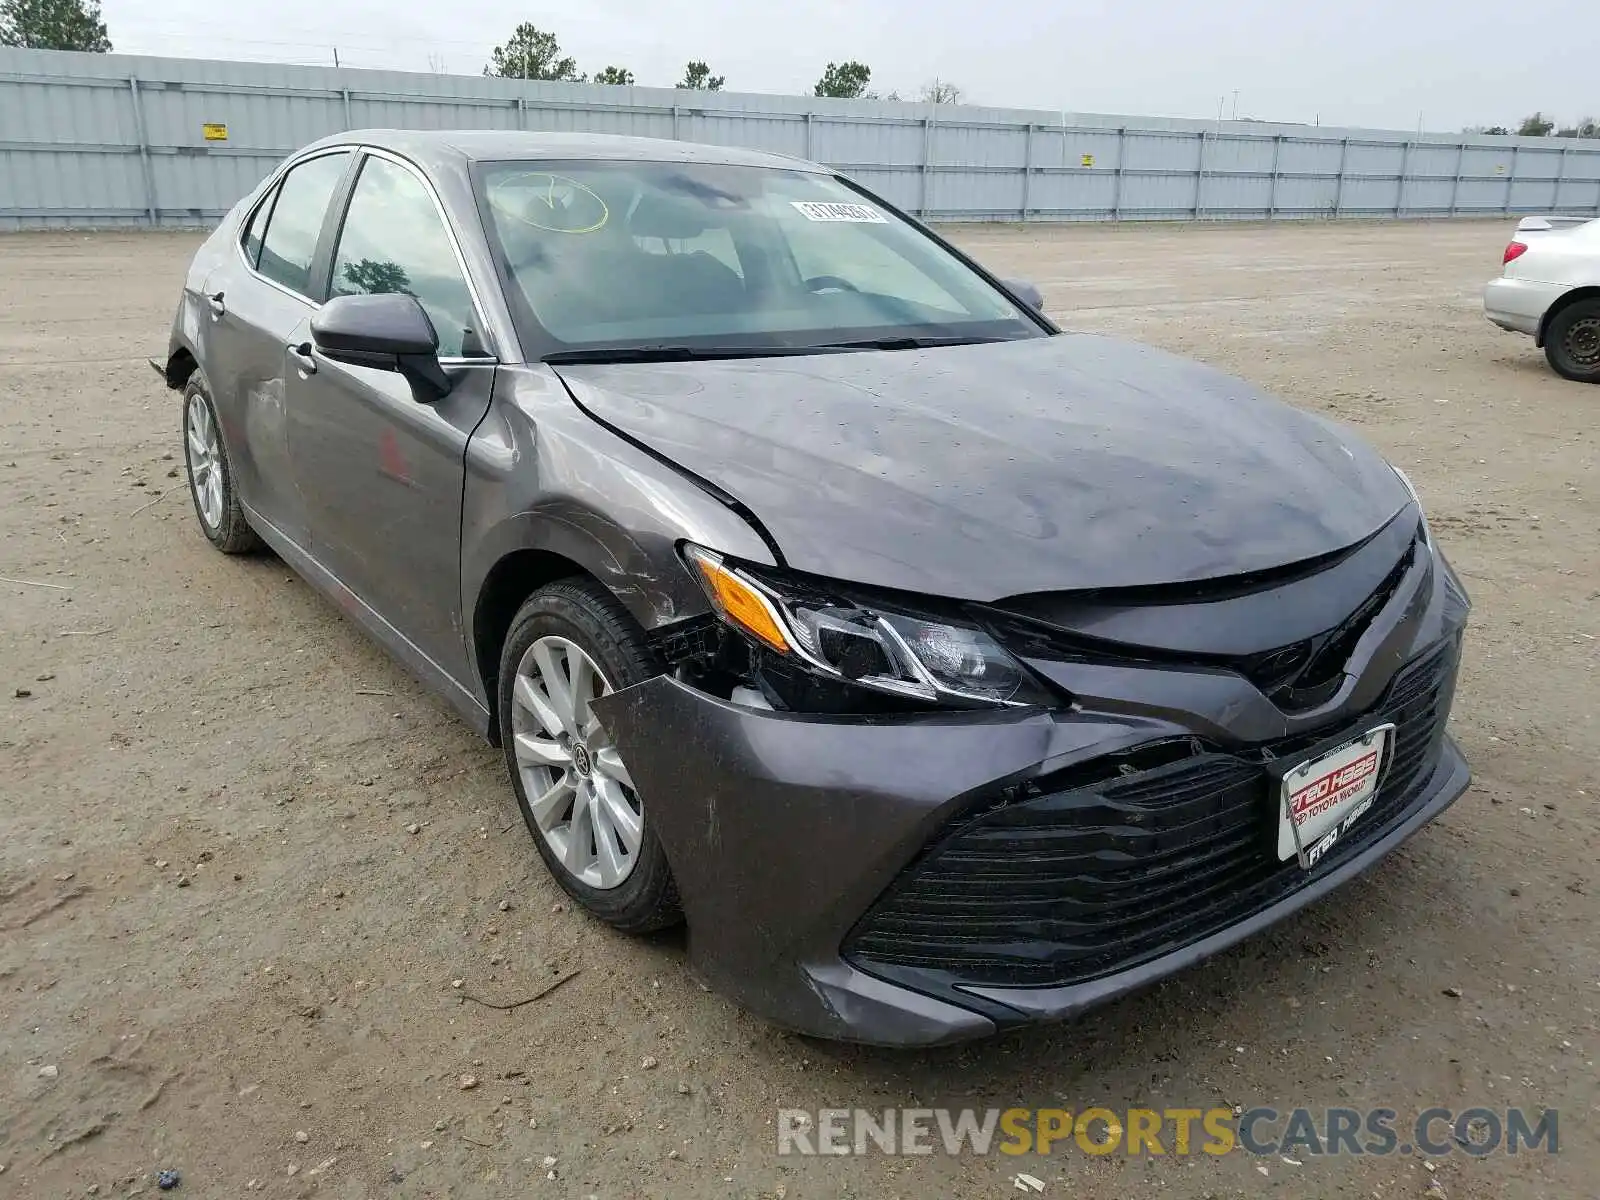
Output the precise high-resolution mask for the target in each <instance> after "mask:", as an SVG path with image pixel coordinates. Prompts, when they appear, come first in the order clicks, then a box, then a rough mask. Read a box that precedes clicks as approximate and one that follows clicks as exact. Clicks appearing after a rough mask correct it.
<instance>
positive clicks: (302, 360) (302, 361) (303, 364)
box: [289, 342, 317, 375]
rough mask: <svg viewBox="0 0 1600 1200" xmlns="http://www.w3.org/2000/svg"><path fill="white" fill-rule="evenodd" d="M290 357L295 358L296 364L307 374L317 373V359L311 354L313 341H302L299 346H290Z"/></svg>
mask: <svg viewBox="0 0 1600 1200" xmlns="http://www.w3.org/2000/svg"><path fill="white" fill-rule="evenodd" d="M289 357H290V358H292V359H294V362H295V366H297V367H299V368H300V370H302V371H303V372H305V373H306V374H307V375H315V374H316V373H317V360H316V359H315V358H313V357H312V356H311V343H310V342H302V343H301V344H300V345H298V346H290V347H289Z"/></svg>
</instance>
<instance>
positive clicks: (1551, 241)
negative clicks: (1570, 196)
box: [1483, 216, 1600, 383]
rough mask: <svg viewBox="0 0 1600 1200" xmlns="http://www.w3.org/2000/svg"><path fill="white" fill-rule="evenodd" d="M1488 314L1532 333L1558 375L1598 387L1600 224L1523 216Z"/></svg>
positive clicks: (1490, 291) (1486, 293) (1490, 294)
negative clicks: (1595, 384)
mask: <svg viewBox="0 0 1600 1200" xmlns="http://www.w3.org/2000/svg"><path fill="white" fill-rule="evenodd" d="M1503 261H1504V263H1505V266H1504V268H1503V269H1502V270H1501V274H1500V278H1499V279H1494V280H1491V281H1490V282H1489V285H1488V286H1487V287H1485V288H1484V289H1483V311H1484V315H1486V316H1487V317H1488V318H1489V320H1491V321H1493V322H1494V323H1495V324H1496V325H1498V326H1500V328H1502V329H1510V330H1512V331H1513V332H1516V333H1526V334H1529V335H1531V336H1532V337H1533V339H1534V343H1535V345H1539V346H1543V347H1544V354H1545V357H1546V358H1547V359H1549V360H1550V365H1551V367H1553V368H1554V369H1555V371H1556V373H1557V374H1558V375H1563V376H1565V377H1566V378H1568V379H1576V380H1578V381H1579V382H1581V383H1600V219H1596V220H1590V219H1589V218H1586V217H1559V216H1550V217H1524V218H1523V219H1522V221H1521V222H1520V223H1519V224H1518V225H1517V232H1516V233H1515V234H1514V235H1513V236H1512V239H1511V244H1510V245H1508V246H1507V247H1506V253H1505V259H1504V260H1503Z"/></svg>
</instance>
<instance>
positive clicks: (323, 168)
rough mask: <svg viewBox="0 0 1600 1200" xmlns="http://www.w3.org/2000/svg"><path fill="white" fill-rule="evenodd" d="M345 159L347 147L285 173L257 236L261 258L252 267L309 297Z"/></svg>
mask: <svg viewBox="0 0 1600 1200" xmlns="http://www.w3.org/2000/svg"><path fill="white" fill-rule="evenodd" d="M349 163H350V154H349V152H348V151H340V152H339V153H337V154H324V155H321V156H319V157H317V158H313V159H310V160H308V161H306V162H303V163H301V164H300V165H299V166H297V167H295V168H293V169H292V170H291V171H290V172H289V173H288V174H287V175H285V176H284V177H283V183H282V184H281V185H280V186H279V188H278V199H277V202H276V203H275V204H273V206H272V215H271V216H270V217H269V218H268V219H267V231H266V234H265V236H263V237H262V239H261V261H260V263H259V265H258V266H257V267H256V270H258V271H260V272H261V274H263V275H265V276H266V277H267V278H268V279H270V280H272V281H273V282H274V283H281V284H282V285H283V286H284V287H286V288H288V289H289V290H290V291H291V292H298V293H299V294H300V295H302V296H305V297H308V298H310V297H311V266H312V261H313V260H314V259H315V258H316V256H317V239H318V238H319V237H320V236H321V235H322V222H323V219H324V218H325V217H326V216H327V213H328V202H329V201H330V200H332V199H333V193H334V190H335V189H336V188H338V186H339V181H340V180H341V179H343V178H344V173H345V168H346V167H348V166H349ZM246 251H247V252H248V246H247V247H246Z"/></svg>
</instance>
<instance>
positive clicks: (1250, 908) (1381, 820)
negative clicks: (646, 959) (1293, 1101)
mask: <svg viewBox="0 0 1600 1200" xmlns="http://www.w3.org/2000/svg"><path fill="white" fill-rule="evenodd" d="M1457 645H1458V643H1457V642H1456V641H1455V640H1454V639H1452V640H1451V641H1449V642H1447V643H1444V644H1441V645H1440V646H1438V647H1437V648H1435V649H1434V650H1432V651H1430V652H1428V653H1426V654H1424V655H1423V656H1421V657H1419V658H1417V659H1415V660H1413V661H1412V662H1411V663H1409V664H1408V665H1407V666H1406V667H1404V668H1403V669H1402V670H1401V672H1400V673H1399V674H1398V675H1397V676H1396V678H1395V681H1394V683H1393V684H1392V685H1391V686H1390V688H1389V691H1388V694H1387V695H1386V697H1385V699H1384V700H1383V701H1382V702H1381V703H1380V704H1379V705H1378V706H1377V707H1376V708H1375V709H1374V710H1373V711H1372V712H1370V713H1369V714H1367V715H1366V716H1365V717H1363V718H1362V719H1361V720H1360V721H1358V722H1353V723H1352V724H1351V726H1350V730H1351V732H1352V733H1355V732H1358V731H1359V730H1362V729H1366V728H1369V727H1370V726H1372V725H1374V724H1377V723H1379V722H1382V721H1393V722H1394V724H1395V736H1394V746H1393V752H1392V755H1391V758H1390V761H1389V766H1388V768H1387V770H1386V772H1385V775H1384V778H1383V781H1382V784H1381V786H1380V789H1379V792H1378V796H1377V798H1376V800H1375V801H1374V803H1373V806H1372V808H1371V809H1370V810H1369V811H1368V812H1367V814H1366V815H1365V816H1364V817H1362V819H1361V821H1360V822H1359V823H1358V824H1357V825H1356V826H1355V828H1354V829H1353V830H1352V831H1351V833H1350V834H1349V835H1347V837H1346V838H1345V839H1344V840H1342V841H1340V842H1339V843H1337V844H1336V845H1335V847H1334V848H1333V850H1331V851H1330V852H1329V853H1328V855H1327V856H1326V857H1325V858H1324V859H1323V860H1322V861H1321V862H1320V863H1318V865H1317V866H1316V867H1315V868H1314V869H1313V870H1312V871H1310V872H1306V871H1303V870H1301V868H1300V866H1299V864H1298V863H1297V862H1296V861H1295V860H1293V859H1290V860H1289V861H1288V862H1287V863H1284V862H1280V861H1279V859H1278V857H1277V853H1276V845H1275V840H1274V833H1275V829H1276V826H1275V803H1276V800H1275V796H1274V794H1273V785H1272V784H1271V780H1270V777H1269V774H1268V771H1267V769H1266V767H1265V766H1264V765H1263V761H1264V757H1265V756H1259V755H1258V756H1242V755H1236V754H1225V753H1220V752H1216V753H1203V754H1198V755H1195V756H1193V757H1189V758H1185V759H1182V760H1181V761H1178V762H1175V763H1172V764H1170V765H1167V766H1162V767H1157V768H1155V769H1152V770H1147V771H1140V772H1136V773H1134V774H1131V775H1124V776H1121V777H1117V778H1113V779H1112V780H1110V781H1107V782H1104V783H1100V784H1094V785H1089V786H1079V787H1076V788H1073V789H1071V790H1066V791H1057V792H1049V791H1048V790H1047V791H1046V794H1044V795H1040V796H1036V797H1034V798H1031V799H1027V800H1022V801H1018V802H1015V803H1011V804H1007V805H1004V806H1003V807H999V808H995V809H993V810H991V811H989V812H986V813H984V814H982V815H980V816H978V817H976V818H971V817H966V818H963V819H962V821H961V823H960V824H959V825H958V826H956V827H954V828H953V830H952V831H950V832H949V833H948V834H947V835H946V836H945V837H944V839H943V840H942V841H939V842H938V843H936V844H935V846H934V847H933V849H932V850H930V851H929V852H928V853H927V854H926V855H924V857H923V858H922V859H921V860H919V861H918V862H917V863H915V864H913V865H912V866H911V867H910V868H908V869H907V871H906V872H905V873H904V874H902V875H901V876H900V878H899V879H898V880H897V881H896V882H895V884H894V885H893V886H892V887H891V888H890V889H889V891H888V892H887V893H886V894H885V895H884V896H883V897H882V898H881V899H880V900H879V901H878V903H877V904H875V905H874V906H873V907H872V909H871V910H869V912H868V913H867V915H866V916H865V917H863V918H862V920H861V921H860V922H859V923H858V925H857V926H856V929H855V930H854V931H853V932H852V934H851V936H850V938H849V939H848V940H847V942H846V944H845V954H846V956H847V957H849V958H851V959H852V960H853V961H855V962H856V963H857V964H858V965H860V966H862V967H864V968H866V969H868V970H871V969H873V968H874V967H878V968H888V969H889V970H890V973H893V972H894V971H895V970H896V969H906V968H910V969H933V970H938V971H942V972H948V973H950V974H951V975H952V976H954V977H955V978H957V979H959V980H960V981H961V982H963V983H972V984H983V985H990V986H1045V985H1059V984H1065V983H1074V982H1080V981H1082V980H1085V979H1090V978H1094V977H1095V976H1098V975H1104V974H1107V973H1109V972H1111V971H1114V970H1120V969H1123V968H1126V967H1129V966H1132V965H1134V964H1136V963H1139V962H1142V961H1145V960H1148V959H1151V958H1154V957H1157V956H1158V955H1160V954H1162V953H1164V952H1167V951H1169V950H1172V949H1176V948H1178V947H1180V946H1183V945H1186V944H1188V943H1190V942H1193V941H1196V940H1198V939H1200V938H1202V937H1205V936H1206V935H1208V934H1210V933H1213V932H1215V931H1217V930H1219V929H1222V928H1225V927H1227V926H1229V925H1231V924H1234V923H1235V922H1237V921H1239V920H1241V919H1243V918H1244V917H1247V916H1249V915H1250V914H1251V913H1253V912H1257V911H1259V910H1261V909H1263V908H1265V907H1267V906H1269V905H1270V904H1272V903H1274V902H1276V901H1277V900H1280V899H1282V898H1283V897H1284V896H1287V895H1289V894H1291V893H1292V892H1294V891H1295V890H1297V889H1298V888H1300V887H1302V886H1304V885H1305V884H1306V883H1308V882H1309V881H1311V880H1312V879H1315V878H1316V877H1317V876H1319V875H1321V874H1324V873H1325V872H1327V871H1328V870H1330V869H1332V868H1333V867H1335V866H1336V865H1337V864H1338V863H1340V862H1342V861H1344V860H1345V859H1347V858H1348V857H1349V856H1350V855H1351V854H1353V853H1355V852H1357V851H1358V850H1359V849H1360V848H1361V847H1362V846H1364V845H1366V844H1369V843H1370V842H1371V841H1373V840H1374V839H1376V838H1377V837H1379V836H1381V835H1382V834H1383V833H1384V832H1385V831H1386V830H1387V829H1388V828H1390V827H1391V826H1393V825H1394V824H1395V823H1396V822H1398V821H1399V820H1400V819H1402V818H1403V817H1404V816H1405V815H1406V813H1407V812H1408V811H1409V810H1410V809H1411V808H1412V807H1413V806H1414V805H1415V803H1416V802H1417V800H1418V799H1419V797H1418V795H1417V790H1418V788H1419V786H1420V785H1421V783H1422V782H1423V781H1424V780H1425V779H1426V778H1427V776H1428V774H1429V772H1430V771H1431V768H1432V767H1433V765H1434V764H1435V762H1436V761H1437V759H1438V755H1439V747H1440V743H1441V739H1442V736H1443V732H1444V723H1445V719H1446V717H1447V716H1448V714H1449V707H1450V698H1451V693H1452V690H1453V687H1454V680H1455V663H1456V654H1457ZM1336 732H1337V731H1325V732H1324V733H1323V734H1319V735H1317V736H1316V737H1313V738H1303V739H1299V741H1298V742H1296V743H1285V744H1283V745H1279V746H1272V747H1270V748H1269V749H1270V750H1271V751H1272V752H1273V754H1274V755H1275V756H1278V757H1291V756H1294V755H1296V754H1298V753H1299V751H1300V750H1301V749H1303V748H1305V746H1307V745H1313V744H1315V743H1317V742H1320V741H1322V740H1323V739H1324V738H1325V737H1326V736H1328V735H1329V734H1330V733H1336ZM1045 786H1046V788H1048V780H1046V781H1045Z"/></svg>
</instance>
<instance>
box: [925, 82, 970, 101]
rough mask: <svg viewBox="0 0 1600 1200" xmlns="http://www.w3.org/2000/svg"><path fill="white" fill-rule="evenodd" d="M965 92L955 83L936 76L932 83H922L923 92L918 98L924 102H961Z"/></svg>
mask: <svg viewBox="0 0 1600 1200" xmlns="http://www.w3.org/2000/svg"><path fill="white" fill-rule="evenodd" d="M965 94H966V93H964V92H963V91H962V90H961V89H960V88H959V87H958V86H956V85H955V84H953V83H950V82H948V81H947V80H943V79H939V78H937V77H935V78H934V81H933V82H932V83H925V84H923V85H922V94H921V95H920V96H918V97H917V98H918V99H919V100H921V101H922V102H923V103H924V104H960V103H961V99H962V97H963V96H964V95H965Z"/></svg>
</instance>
